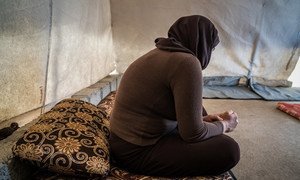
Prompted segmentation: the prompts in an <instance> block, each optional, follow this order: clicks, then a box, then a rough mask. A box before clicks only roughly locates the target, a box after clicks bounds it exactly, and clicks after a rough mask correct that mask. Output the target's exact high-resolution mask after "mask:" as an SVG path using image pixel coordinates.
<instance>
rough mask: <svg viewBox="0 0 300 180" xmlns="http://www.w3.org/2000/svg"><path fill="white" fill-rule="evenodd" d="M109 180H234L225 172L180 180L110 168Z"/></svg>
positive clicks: (178, 179)
mask: <svg viewBox="0 0 300 180" xmlns="http://www.w3.org/2000/svg"><path fill="white" fill-rule="evenodd" d="M107 179H110V180H117V179H127V180H140V179H143V180H171V179H176V180H191V179H192V180H233V179H234V178H233V177H232V176H231V174H230V173H229V172H225V173H223V174H221V175H218V176H194V177H182V178H165V177H153V176H145V175H137V174H132V173H129V172H128V171H125V170H123V169H120V168H118V167H112V168H111V170H110V174H109V176H108V177H107Z"/></svg>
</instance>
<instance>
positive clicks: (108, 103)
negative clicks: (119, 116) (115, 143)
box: [97, 91, 116, 120]
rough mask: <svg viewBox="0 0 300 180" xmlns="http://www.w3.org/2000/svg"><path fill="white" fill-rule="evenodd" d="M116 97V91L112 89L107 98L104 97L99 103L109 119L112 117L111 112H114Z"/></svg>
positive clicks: (99, 106)
mask: <svg viewBox="0 0 300 180" xmlns="http://www.w3.org/2000/svg"><path fill="white" fill-rule="evenodd" d="M115 98H116V91H112V92H110V93H109V94H108V95H107V96H106V97H105V98H103V99H102V100H101V101H100V103H99V104H98V105H97V107H98V108H99V109H101V110H102V111H103V112H104V114H105V116H106V118H107V119H108V120H109V119H110V114H111V112H112V109H113V106H114V103H115Z"/></svg>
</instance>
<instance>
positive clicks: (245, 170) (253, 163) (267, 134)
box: [204, 99, 300, 180]
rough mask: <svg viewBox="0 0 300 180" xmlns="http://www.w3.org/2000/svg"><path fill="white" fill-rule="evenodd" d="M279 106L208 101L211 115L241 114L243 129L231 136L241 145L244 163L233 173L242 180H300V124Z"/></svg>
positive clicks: (208, 109)
mask: <svg viewBox="0 0 300 180" xmlns="http://www.w3.org/2000/svg"><path fill="white" fill-rule="evenodd" d="M276 103H277V102H275V101H261V100H220V99H205V100H204V107H206V109H207V111H208V113H211V114H213V113H218V112H223V111H226V110H229V109H232V110H234V111H235V112H237V113H238V117H239V125H238V127H237V128H236V129H235V131H233V132H231V133H229V134H228V135H229V136H231V137H233V138H234V139H235V140H236V141H237V142H238V143H239V145H240V150H241V159H240V162H239V163H238V165H237V166H236V167H235V168H234V169H233V170H232V171H233V173H234V174H235V176H236V177H237V179H239V180H244V179H245V180H252V179H253V180H261V179H263V180H274V179H278V180H283V179H289V180H296V179H297V180H299V179H300V155H299V153H300V121H299V120H297V119H296V118H293V117H292V116H289V115H288V114H286V113H284V112H282V111H280V110H278V109H276ZM298 103H300V102H298Z"/></svg>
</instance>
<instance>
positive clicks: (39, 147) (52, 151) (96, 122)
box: [13, 99, 110, 176]
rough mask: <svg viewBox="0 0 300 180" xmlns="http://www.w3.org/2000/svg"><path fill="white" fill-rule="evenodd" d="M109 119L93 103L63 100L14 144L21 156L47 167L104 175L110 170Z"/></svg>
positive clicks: (69, 172)
mask: <svg viewBox="0 0 300 180" xmlns="http://www.w3.org/2000/svg"><path fill="white" fill-rule="evenodd" d="M108 125H109V122H108V120H107V119H106V115H105V113H103V112H102V111H101V110H100V109H99V108H97V107H96V106H94V105H92V104H90V103H88V102H84V101H81V100H77V99H65V100H63V101H61V102H59V103H58V104H56V105H55V106H54V107H53V108H52V109H51V110H50V111H49V112H47V113H45V114H43V115H41V116H40V117H39V120H38V122H37V123H36V124H35V125H33V126H31V127H30V128H29V129H28V130H27V131H26V132H25V134H24V135H23V137H22V138H20V139H19V140H18V141H17V143H16V144H15V146H14V147H13V153H14V155H15V156H18V157H19V158H21V159H25V160H29V161H31V162H32V163H34V164H36V165H38V166H40V167H42V168H46V169H48V170H51V171H54V172H58V173H62V174H70V175H79V176H84V175H88V176H93V175H97V176H99V175H101V176H106V175H107V174H108V173H109V170H110V163H109V161H110V159H109V144H108V140H107V139H108V137H109V126H108Z"/></svg>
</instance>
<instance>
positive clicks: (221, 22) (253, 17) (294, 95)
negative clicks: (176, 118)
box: [0, 0, 300, 179]
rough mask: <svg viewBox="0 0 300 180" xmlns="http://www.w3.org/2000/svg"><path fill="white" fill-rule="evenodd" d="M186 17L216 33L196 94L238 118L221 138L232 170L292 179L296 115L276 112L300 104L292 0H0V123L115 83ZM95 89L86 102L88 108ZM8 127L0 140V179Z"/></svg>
mask: <svg viewBox="0 0 300 180" xmlns="http://www.w3.org/2000/svg"><path fill="white" fill-rule="evenodd" d="M193 14H200V15H204V16H206V17H208V18H209V19H211V21H212V22H213V23H214V24H215V25H216V27H217V29H218V31H219V35H220V40H221V42H220V44H219V45H218V46H217V48H216V50H215V51H214V53H213V55H212V58H211V61H210V65H209V66H208V68H207V69H205V70H204V72H203V74H204V76H205V77H204V79H205V81H204V83H205V88H204V94H203V97H204V98H205V100H204V103H205V106H206V107H207V109H208V110H209V112H211V113H216V112H219V111H225V110H228V109H234V110H235V111H236V112H238V114H239V118H240V124H239V127H238V128H237V129H236V130H235V131H234V132H232V133H230V134H229V136H232V137H234V138H235V139H236V141H237V142H238V143H239V144H240V148H241V160H240V162H239V164H238V165H237V166H236V167H235V168H234V169H233V170H232V172H233V173H234V175H235V176H236V177H237V179H299V178H300V156H299V150H300V131H299V128H300V121H298V120H297V119H295V118H293V117H291V116H289V115H287V114H285V113H283V112H281V111H279V110H277V109H276V103H277V102H278V101H289V102H295V103H299V101H300V89H299V87H300V62H299V56H300V1H299V0H251V1H250V0H1V1H0V85H1V88H0V129H1V128H3V127H6V126H8V125H9V124H10V123H11V122H18V123H19V125H20V126H22V128H25V127H26V124H27V123H30V122H31V121H32V120H34V119H35V118H37V117H38V116H39V115H40V114H42V113H44V112H46V111H47V110H49V108H51V107H52V106H53V105H54V104H55V103H57V102H58V101H60V100H62V99H65V98H68V97H71V96H74V95H76V93H77V94H78V92H82V90H83V89H85V88H87V87H90V86H91V85H93V84H95V83H97V82H101V80H103V79H104V78H108V79H113V80H112V81H118V78H119V76H118V75H116V74H118V73H119V74H122V73H123V72H124V71H125V70H126V68H127V67H128V66H129V65H130V64H131V63H132V62H133V61H134V60H135V59H137V58H138V57H139V56H141V55H143V54H144V53H146V52H148V51H149V50H151V49H153V48H155V46H154V39H155V38H157V37H166V36H167V31H168V28H169V27H170V25H171V24H172V23H173V22H174V21H175V20H176V19H178V18H179V17H181V16H186V15H193ZM297 63H298V64H297ZM112 72H114V73H113V74H114V75H110V76H109V74H111V73H112ZM149 76H151V75H149ZM111 77H116V78H115V79H114V78H111ZM112 81H111V82H109V83H114V82H112ZM117 84H118V83H116V84H115V86H114V88H112V85H111V84H110V88H109V91H111V90H114V89H116V88H117ZM104 89H105V86H102V87H101V88H100V89H98V90H99V92H100V91H101V92H100V93H98V94H97V93H96V95H94V96H97V97H94V99H91V98H89V99H87V100H88V101H90V102H92V103H94V104H97V103H98V102H99V101H100V100H101V99H102V98H103V97H104V96H105V95H106V94H107V93H106V94H105V93H103V90H104ZM96 91H97V90H93V92H96ZM79 95H81V94H79ZM22 128H20V129H22ZM18 131H20V132H24V131H21V130H17V132H15V133H14V134H13V135H15V136H10V137H9V138H7V139H5V140H2V141H0V144H1V146H0V147H1V149H2V150H0V152H1V151H3V152H2V153H0V156H1V159H0V169H1V171H0V176H2V177H3V178H4V179H5V178H8V179H9V177H10V175H9V174H5V173H4V170H3V169H4V167H5V166H4V164H5V163H6V162H7V159H8V158H9V157H10V156H11V147H12V145H13V143H14V142H15V141H16V140H17V138H18V136H20V135H21V133H19V134H18ZM2 147H5V148H2ZM0 179H2V178H1V177H0Z"/></svg>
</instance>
